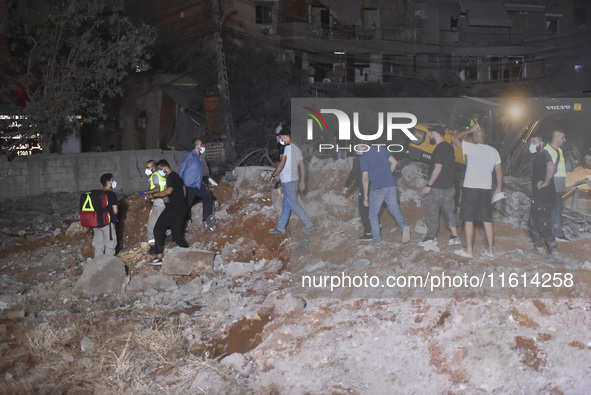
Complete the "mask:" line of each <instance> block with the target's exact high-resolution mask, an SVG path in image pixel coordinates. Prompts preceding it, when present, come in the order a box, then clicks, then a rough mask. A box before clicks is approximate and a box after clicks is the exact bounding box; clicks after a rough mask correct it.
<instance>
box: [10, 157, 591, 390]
mask: <svg viewBox="0 0 591 395" xmlns="http://www.w3.org/2000/svg"><path fill="white" fill-rule="evenodd" d="M351 165H352V158H349V159H348V160H346V161H343V160H341V161H333V160H323V159H317V158H312V160H311V161H310V163H309V164H308V175H307V189H306V191H305V193H303V194H301V195H300V196H299V198H300V200H301V202H302V205H303V206H304V208H305V209H306V211H307V212H308V214H309V215H310V218H311V219H312V221H313V222H314V224H315V226H316V230H315V231H313V232H312V233H310V234H309V235H306V234H303V233H302V232H301V230H302V222H301V221H300V220H299V219H298V218H297V217H296V216H295V215H292V218H291V220H290V224H289V226H288V228H287V230H288V232H286V234H285V235H271V234H269V233H268V230H269V229H271V228H273V227H274V226H275V224H276V222H277V221H278V219H279V214H280V209H281V199H282V192H281V189H280V188H278V187H276V186H273V185H271V184H269V183H268V180H269V176H270V171H272V169H271V168H266V167H255V168H242V169H237V171H236V172H234V173H232V174H228V175H226V176H224V177H223V178H222V180H220V182H219V186H218V187H217V188H213V189H212V191H213V193H214V195H215V198H216V216H217V217H218V220H219V226H218V228H217V229H215V230H214V231H212V232H208V231H207V230H206V229H205V228H204V227H203V226H201V225H200V224H201V204H197V205H195V206H194V207H193V210H192V214H191V218H192V222H191V224H190V225H189V227H188V229H187V232H186V238H187V241H188V242H189V245H190V248H188V249H182V248H178V247H176V245H175V244H174V243H173V242H168V243H167V246H166V247H167V248H166V250H165V253H164V259H163V265H162V267H161V268H155V267H152V266H150V265H148V261H149V260H150V259H151V257H150V256H149V255H146V254H145V251H147V249H148V245H147V243H146V241H145V222H146V220H147V216H148V212H149V204H148V203H146V202H145V201H144V200H143V198H142V197H141V196H139V195H137V194H134V195H129V196H126V197H124V198H122V199H121V207H122V215H121V218H120V223H119V224H118V231H119V232H120V234H119V236H120V247H121V250H120V251H118V254H117V256H115V257H100V258H96V259H93V258H91V257H92V256H93V255H92V246H91V245H90V231H89V230H88V229H85V228H82V227H80V226H79V223H77V222H76V221H77V215H78V212H77V209H78V196H75V194H59V196H58V195H56V196H51V197H47V196H43V197H35V198H29V199H24V200H21V201H10V202H6V204H4V205H3V208H2V216H1V222H0V225H1V226H0V229H1V230H2V232H3V233H4V235H6V236H7V237H6V238H4V240H3V241H2V243H3V244H2V249H1V250H0V289H1V291H0V293H1V295H0V350H1V351H2V353H3V355H4V358H3V359H2V360H1V361H0V392H11V393H19V392H60V393H68V392H69V393H93V392H94V393H113V392H131V393H162V392H167V393H196V392H205V393H237V394H238V393H320V392H322V393H325V392H329V393H384V392H391V390H390V389H391V388H396V392H400V393H418V392H421V393H441V392H450V393H451V392H453V393H474V392H496V393H521V392H523V390H524V388H526V389H527V391H531V392H547V393H561V392H562V393H584V392H585V390H586V389H588V388H589V387H590V386H591V374H590V373H589V369H588V355H589V350H590V349H591V338H590V337H589V333H591V331H590V329H591V312H590V311H589V308H588V304H589V303H588V301H589V299H587V298H585V299H582V298H580V296H581V295H579V294H577V293H573V291H569V290H568V289H566V288H562V289H560V290H559V291H557V292H555V293H554V294H553V296H552V297H551V298H542V297H540V296H537V295H542V294H536V293H535V292H534V293H532V294H531V295H530V296H529V297H519V290H518V289H515V290H514V292H513V293H510V292H506V293H499V294H498V295H497V296H496V297H486V298H485V297H461V296H459V297H458V294H456V293H454V292H455V291H454V290H453V289H447V290H442V291H441V293H433V294H432V295H431V296H429V295H428V294H426V293H425V292H423V291H420V290H411V289H407V290H405V291H404V292H403V293H402V294H394V293H389V290H388V289H378V290H376V289H371V288H369V287H367V288H353V287H351V288H341V289H339V290H336V291H335V292H333V293H330V292H328V290H327V289H326V288H316V289H304V288H303V287H301V284H299V283H298V281H299V279H300V278H301V276H302V275H317V276H320V277H322V276H326V275H332V274H335V273H345V274H348V275H352V276H353V275H361V274H362V273H366V274H368V275H370V276H371V275H374V276H380V277H383V276H385V275H388V274H390V275H396V276H403V275H424V274H425V273H427V272H441V271H444V272H446V273H448V274H450V275H455V274H457V275H460V274H461V273H466V272H470V271H474V272H478V273H481V274H482V273H489V274H492V275H493V276H499V275H500V274H501V273H503V272H504V271H506V272H507V275H508V274H509V272H514V273H519V274H520V275H521V274H522V273H528V274H529V273H533V272H535V271H544V270H550V269H551V268H550V266H548V264H546V263H544V262H542V261H540V260H539V259H536V258H535V257H532V256H529V255H527V254H525V253H524V251H525V250H527V249H530V248H531V240H530V238H529V236H528V234H527V231H526V230H525V229H524V228H523V221H522V219H521V217H518V216H516V215H513V214H511V215H510V216H509V217H510V218H504V217H502V216H499V217H498V218H497V219H496V220H495V225H494V226H495V234H496V239H495V254H496V257H495V258H487V257H483V256H480V255H479V254H476V255H477V256H475V258H474V259H473V260H466V259H465V258H458V257H457V256H455V254H453V249H454V248H457V247H453V246H447V245H446V241H447V239H448V237H449V231H448V230H447V229H445V227H444V225H443V223H442V226H441V229H440V231H439V234H438V241H439V246H438V247H437V249H431V250H425V249H423V248H419V247H417V245H416V243H417V242H418V241H420V239H421V238H422V236H423V234H424V232H425V231H426V227H425V218H424V212H423V208H422V207H421V201H422V198H421V194H420V191H421V189H422V187H423V186H424V185H425V178H424V175H425V169H424V167H423V166H422V165H418V164H414V163H410V164H400V165H399V169H398V170H397V172H396V174H395V177H396V179H397V180H398V189H399V197H400V201H401V210H402V212H403V214H404V215H405V217H406V220H407V222H408V223H409V224H410V225H411V226H412V227H413V230H414V233H413V236H412V241H411V243H409V244H402V243H401V240H400V238H401V233H402V232H401V231H400V229H399V228H398V227H397V224H396V223H395V221H394V220H393V218H392V217H391V216H390V214H389V213H387V212H385V213H384V214H383V215H382V217H381V226H382V234H383V237H384V246H382V247H381V248H380V249H376V248H375V247H374V246H373V243H371V242H364V241H359V240H358V237H359V236H360V234H361V233H362V227H361V223H360V220H359V218H358V214H357V194H356V186H354V187H353V188H352V192H350V193H349V195H347V196H345V195H343V194H342V193H341V190H342V187H343V184H344V182H345V179H346V177H347V175H348V172H349V170H350V168H351ZM519 193H522V192H518V191H516V192H515V193H509V194H508V198H507V201H508V202H515V203H516V204H522V203H523V204H525V203H524V202H523V200H524V197H523V196H524V195H523V196H522V195H520V194H519ZM47 199H49V200H50V201H52V202H53V201H55V202H56V203H55V204H51V205H49V206H50V207H51V210H48V209H47V207H48V205H47ZM525 200H527V199H525ZM524 210H525V207H522V208H520V209H519V210H518V211H519V212H522V211H524ZM24 215H27V217H25V218H26V220H23V216H24ZM58 230H59V231H58ZM19 233H20V234H19ZM460 233H461V234H462V232H460ZM482 239H483V232H482V230H481V229H477V238H476V243H475V248H481V249H482V248H483V246H484V243H483V240H482ZM588 239H589V235H588V234H585V233H583V234H581V235H580V237H579V239H578V240H574V241H573V242H571V243H570V244H569V246H568V248H565V247H563V246H562V245H561V246H560V248H561V252H562V253H563V255H564V263H563V266H562V268H561V270H563V271H564V272H570V273H572V274H573V275H574V276H575V278H576V280H577V281H578V282H580V283H589V282H591V262H589V261H590V259H589V257H590V256H591V243H588V241H589V240H588ZM475 252H476V250H475ZM495 278H496V277H495ZM476 296H477V295H476ZM384 388H386V389H388V390H384Z"/></svg>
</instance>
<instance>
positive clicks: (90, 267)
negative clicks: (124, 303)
mask: <svg viewBox="0 0 591 395" xmlns="http://www.w3.org/2000/svg"><path fill="white" fill-rule="evenodd" d="M128 281H129V279H128V277H127V275H126V273H125V264H124V263H123V261H122V260H121V259H119V258H118V257H116V256H109V255H101V256H99V257H97V258H94V259H91V260H90V261H88V262H87V263H86V264H85V265H84V272H82V275H81V276H80V278H79V279H78V281H76V284H75V285H74V288H73V290H72V292H73V293H74V294H77V295H82V296H96V295H104V294H120V293H123V291H124V287H125V286H126V285H127V283H128Z"/></svg>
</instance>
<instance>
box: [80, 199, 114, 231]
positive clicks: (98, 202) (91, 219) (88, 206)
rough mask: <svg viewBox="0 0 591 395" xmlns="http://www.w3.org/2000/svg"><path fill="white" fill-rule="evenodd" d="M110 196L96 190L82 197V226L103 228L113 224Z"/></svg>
mask: <svg viewBox="0 0 591 395" xmlns="http://www.w3.org/2000/svg"><path fill="white" fill-rule="evenodd" d="M108 206H109V196H108V195H107V192H106V191H103V190H94V191H90V192H84V193H83V194H82V195H80V225H82V226H84V227H86V228H102V227H103V226H105V225H108V224H110V223H111V213H110V212H109V209H108V208H107V207H108Z"/></svg>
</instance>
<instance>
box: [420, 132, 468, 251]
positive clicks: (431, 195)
mask: <svg viewBox="0 0 591 395" xmlns="http://www.w3.org/2000/svg"><path fill="white" fill-rule="evenodd" d="M443 136H445V129H444V128H443V127H442V126H441V125H435V126H433V127H431V128H429V140H430V143H431V144H434V145H435V150H434V151H433V155H432V156H431V167H430V169H429V174H430V176H429V180H428V181H427V185H426V186H425V188H423V190H422V191H421V194H422V195H423V196H424V197H425V198H424V200H423V202H424V206H425V212H426V214H427V234H426V235H425V238H424V239H423V240H422V241H420V242H419V243H418V244H419V245H420V246H421V247H425V246H427V245H437V239H436V238H435V236H437V231H439V214H440V213H441V214H443V218H444V219H445V224H446V225H447V227H448V228H449V229H450V231H451V236H450V238H449V241H448V242H447V244H448V245H457V244H460V239H459V237H458V229H457V227H456V217H455V214H454V206H455V203H454V196H455V194H456V188H455V176H456V172H455V163H454V149H453V146H452V145H451V144H450V143H448V142H446V141H445V140H444V139H443Z"/></svg>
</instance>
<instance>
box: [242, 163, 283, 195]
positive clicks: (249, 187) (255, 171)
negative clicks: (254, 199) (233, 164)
mask: <svg viewBox="0 0 591 395" xmlns="http://www.w3.org/2000/svg"><path fill="white" fill-rule="evenodd" d="M238 169H240V170H238ZM273 170H274V169H273V168H272V167H262V166H253V167H242V168H239V167H237V168H236V169H234V172H235V173H237V174H238V178H237V179H236V183H235V184H234V189H233V191H232V197H233V198H234V199H237V198H240V197H242V196H248V195H252V194H253V193H254V191H256V190H257V188H258V187H259V186H260V185H261V184H262V183H267V182H268V181H269V178H270V176H271V172H272V171H273Z"/></svg>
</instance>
